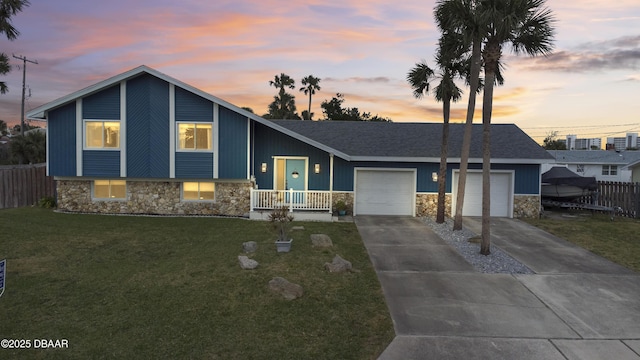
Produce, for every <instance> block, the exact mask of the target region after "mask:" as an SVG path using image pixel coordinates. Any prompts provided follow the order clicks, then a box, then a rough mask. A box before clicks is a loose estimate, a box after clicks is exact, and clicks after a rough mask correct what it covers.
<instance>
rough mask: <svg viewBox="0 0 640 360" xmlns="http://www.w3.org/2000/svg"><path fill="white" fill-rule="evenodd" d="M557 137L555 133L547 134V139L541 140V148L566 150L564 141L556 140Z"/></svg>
mask: <svg viewBox="0 0 640 360" xmlns="http://www.w3.org/2000/svg"><path fill="white" fill-rule="evenodd" d="M557 137H558V132H557V131H551V132H549V133H548V134H547V137H545V138H544V140H542V147H543V148H545V149H547V150H567V144H566V143H565V142H564V141H561V140H558V139H557Z"/></svg>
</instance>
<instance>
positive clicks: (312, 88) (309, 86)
mask: <svg viewBox="0 0 640 360" xmlns="http://www.w3.org/2000/svg"><path fill="white" fill-rule="evenodd" d="M318 83H320V78H317V77H314V76H313V75H309V76H307V77H305V78H303V79H302V85H305V86H303V87H301V88H300V91H303V92H304V94H305V95H309V110H307V117H308V119H307V120H311V116H312V115H313V114H312V113H311V96H312V95H315V94H316V90H318V91H320V85H318ZM304 118H305V116H304V112H303V116H302V120H304Z"/></svg>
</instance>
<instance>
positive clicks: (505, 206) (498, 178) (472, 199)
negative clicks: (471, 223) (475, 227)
mask: <svg viewBox="0 0 640 360" xmlns="http://www.w3.org/2000/svg"><path fill="white" fill-rule="evenodd" d="M458 175H459V174H458V173H455V174H454V177H453V181H454V184H455V188H456V191H455V192H454V193H453V194H454V204H453V212H455V197H456V196H457V184H458ZM511 176H512V174H511V173H492V174H491V216H494V217H511V199H513V190H512V185H511V184H512V181H511ZM462 215H463V216H482V173H480V172H468V173H467V186H466V188H465V192H464V205H463V206H462Z"/></svg>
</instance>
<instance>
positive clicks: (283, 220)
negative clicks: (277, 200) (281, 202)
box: [269, 206, 293, 252]
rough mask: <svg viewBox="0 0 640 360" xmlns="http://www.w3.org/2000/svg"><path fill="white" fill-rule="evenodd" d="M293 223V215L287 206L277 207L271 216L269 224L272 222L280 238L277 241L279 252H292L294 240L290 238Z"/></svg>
mask: <svg viewBox="0 0 640 360" xmlns="http://www.w3.org/2000/svg"><path fill="white" fill-rule="evenodd" d="M292 221H293V215H291V214H289V209H288V208H287V207H286V206H279V207H276V208H275V209H273V211H271V213H270V214H269V222H271V225H272V226H273V229H274V230H275V231H276V234H277V236H278V238H277V239H276V249H277V250H278V252H289V251H290V250H291V242H292V241H293V239H291V238H289V226H290V225H291V222H292Z"/></svg>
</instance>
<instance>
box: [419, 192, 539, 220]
mask: <svg viewBox="0 0 640 360" xmlns="http://www.w3.org/2000/svg"><path fill="white" fill-rule="evenodd" d="M437 209H438V194H424V193H418V194H417V195H416V216H436V212H437ZM445 216H448V217H451V194H446V195H445ZM513 217H514V218H537V217H540V197H539V196H538V195H516V196H514V205H513Z"/></svg>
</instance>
